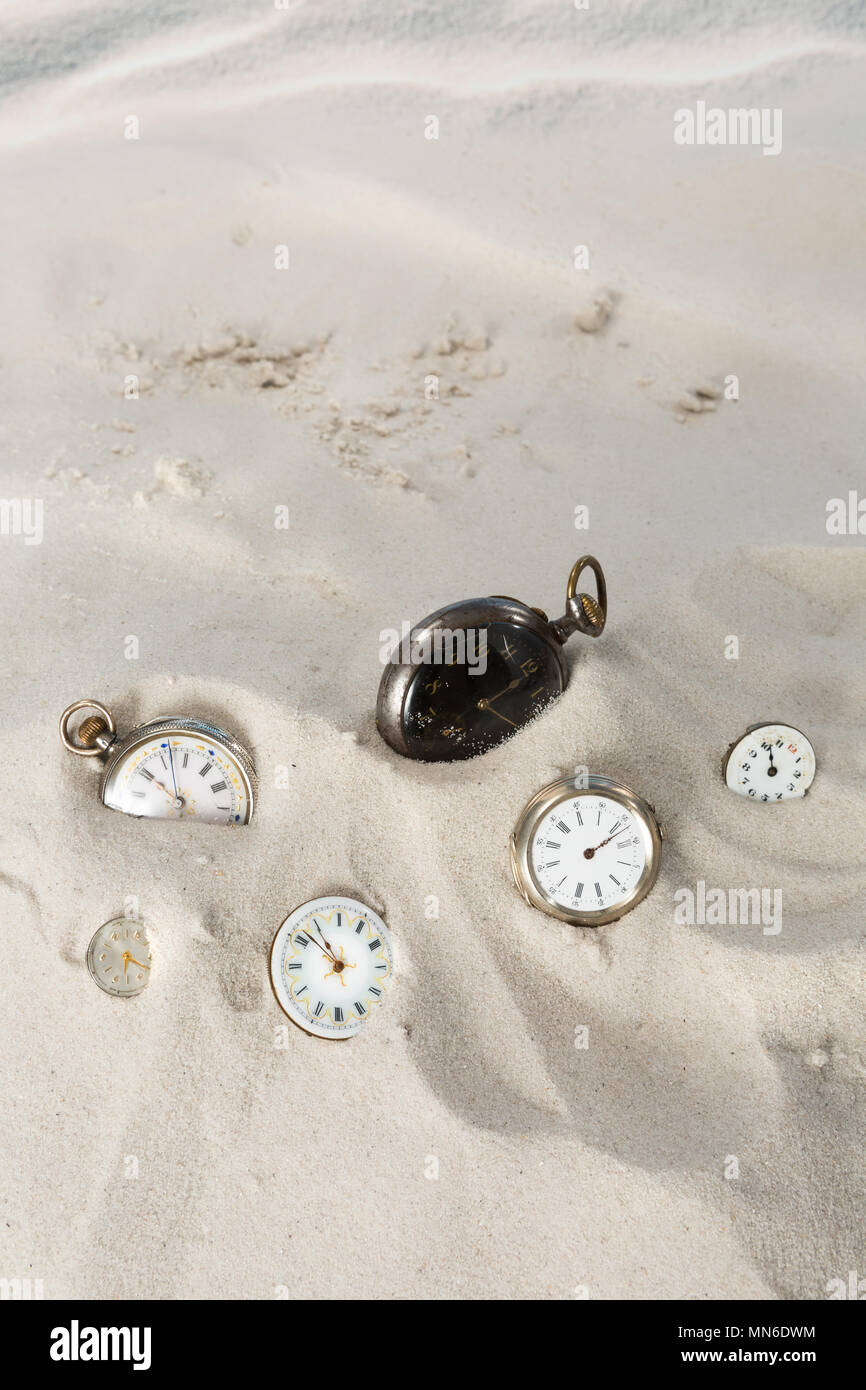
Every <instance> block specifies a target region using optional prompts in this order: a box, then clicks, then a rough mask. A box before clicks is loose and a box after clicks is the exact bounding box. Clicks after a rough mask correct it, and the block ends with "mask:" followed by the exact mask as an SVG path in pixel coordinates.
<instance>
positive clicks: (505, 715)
mask: <svg viewBox="0 0 866 1390" xmlns="http://www.w3.org/2000/svg"><path fill="white" fill-rule="evenodd" d="M483 708H484V709H489V710H490V713H491V714H495V715H496V718H497V719H502V720H504V721H505V723H506V724H510V725H511V727H512V729H516V728H517V725H516V724H515V722H514V720H513V719H509V718H508V715H507V714H500V713H499V710H498V709H493V708H492V707H491V706H490V705H484V706H483Z"/></svg>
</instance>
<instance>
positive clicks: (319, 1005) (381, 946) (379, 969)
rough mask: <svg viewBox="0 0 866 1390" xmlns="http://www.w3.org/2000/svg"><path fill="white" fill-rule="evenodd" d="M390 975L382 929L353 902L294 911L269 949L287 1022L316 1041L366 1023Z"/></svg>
mask: <svg viewBox="0 0 866 1390" xmlns="http://www.w3.org/2000/svg"><path fill="white" fill-rule="evenodd" d="M392 970H393V956H392V952H391V938H390V936H389V934H388V928H387V927H386V926H385V923H384V922H383V921H382V919H381V917H379V916H378V915H377V914H376V913H375V912H373V911H372V909H371V908H369V907H365V906H364V904H363V903H359V902H356V901H355V900H354V899H353V898H315V899H313V901H311V902H308V903H304V904H303V905H302V906H301V907H298V908H295V910H294V912H292V913H291V914H290V915H289V916H288V917H287V918H286V920H285V921H284V922H283V924H282V926H281V927H280V929H279V931H278V932H277V934H276V936H275V937H274V942H273V946H272V947H271V984H272V985H273V989H274V993H275V994H276V996H277V1003H278V1004H279V1005H280V1008H281V1009H282V1010H283V1012H284V1013H286V1014H288V1016H289V1018H290V1019H291V1020H292V1022H293V1023H297V1024H298V1025H299V1026H300V1027H301V1028H303V1029H305V1031H306V1032H308V1033H313V1034H315V1035H316V1036H317V1037H321V1038H349V1037H352V1036H353V1034H355V1033H357V1032H358V1031H359V1030H360V1029H361V1027H362V1026H363V1025H364V1024H365V1023H366V1022H367V1019H368V1017H369V1014H370V1011H371V1009H372V1008H373V1007H374V1006H375V1005H376V1004H377V1003H378V1001H379V1000H380V999H381V998H382V995H383V994H384V992H385V986H386V982H387V981H388V980H389V979H390V976H391V973H392Z"/></svg>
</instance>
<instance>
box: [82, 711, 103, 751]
mask: <svg viewBox="0 0 866 1390" xmlns="http://www.w3.org/2000/svg"><path fill="white" fill-rule="evenodd" d="M107 728H108V724H107V722H106V721H105V720H104V719H102V718H101V717H100V715H98V714H91V715H89V716H88V718H87V719H84V720H82V722H81V724H80V725H79V729H78V742H79V743H80V744H82V745H83V747H84V748H92V747H93V745H94V743H95V742H96V740H97V738H98V737H99V735H100V734H101V733H102V732H103V730H105V729H107Z"/></svg>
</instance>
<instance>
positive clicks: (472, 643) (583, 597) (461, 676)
mask: <svg viewBox="0 0 866 1390" xmlns="http://www.w3.org/2000/svg"><path fill="white" fill-rule="evenodd" d="M585 569H591V570H592V571H593V573H594V575H595V581H596V592H597V595H598V597H597V598H593V597H592V596H591V595H590V594H584V593H578V590H577V584H578V580H579V578H580V575H581V573H582V571H583V570H585ZM606 618H607V589H606V586H605V581H604V574H603V572H602V568H601V565H600V564H599V563H598V561H597V560H596V559H595V557H594V556H593V555H584V556H582V557H581V559H579V560H578V561H577V563H576V564H575V565H574V567H573V568H572V571H571V574H570V575H569V577H568V587H567V589H566V611H565V614H564V615H563V617H561V618H557V619H556V620H555V621H553V622H551V621H550V620H549V619H548V617H547V615H546V614H545V613H543V612H542V610H541V609H540V608H530V607H528V605H527V604H525V603H520V602H519V601H518V600H517V599H513V598H505V597H502V596H500V595H494V596H493V597H491V598H479V599H467V600H465V601H464V602H463V603H452V604H450V605H449V606H448V607H447V608H439V609H437V611H436V612H435V613H431V614H430V615H429V617H427V618H425V619H424V620H423V622H421V623H419V624H418V625H417V627H414V628H412V630H411V631H410V632H407V633H406V635H405V636H404V637H403V639H402V641H400V642H399V643H398V644H397V646H396V647H395V649H394V650H393V651H392V652H391V654H390V657H389V660H388V664H387V665H386V667H385V671H384V674H383V676H382V680H381V684H380V686H379V699H378V704H377V707H376V722H377V725H378V728H379V732H380V734H381V735H382V737H383V738H384V739H385V741H386V743H389V744H390V745H391V747H392V748H393V749H394V750H395V751H396V752H397V753H402V754H403V756H404V757H407V758H420V759H421V760H422V761H424V762H438V761H446V760H450V759H456V758H474V757H475V756H476V755H477V754H478V753H485V752H487V750H488V749H489V748H493V747H494V746H495V745H496V744H497V743H501V742H502V741H503V739H506V738H510V737H511V736H512V735H513V734H515V733H516V732H517V730H518V729H520V728H522V726H523V725H524V724H527V723H528V722H529V720H530V719H532V718H533V717H534V716H535V715H536V714H538V712H539V711H540V710H542V709H543V708H544V706H545V705H547V704H549V703H550V701H551V700H553V699H555V698H556V696H557V695H560V694H561V693H562V691H563V690H564V689H565V687H566V685H567V683H568V666H567V664H566V661H565V658H564V657H563V654H562V647H563V644H564V643H565V642H566V641H567V640H568V638H569V637H570V636H571V634H572V633H573V632H582V633H585V634H586V635H587V636H589V637H599V636H600V635H601V633H602V632H603V630H604V625H605V620H606Z"/></svg>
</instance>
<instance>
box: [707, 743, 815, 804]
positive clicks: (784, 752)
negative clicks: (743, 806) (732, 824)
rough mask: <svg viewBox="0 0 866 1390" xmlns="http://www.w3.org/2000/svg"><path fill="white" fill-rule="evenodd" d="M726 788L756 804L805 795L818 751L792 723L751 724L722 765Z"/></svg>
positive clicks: (731, 747) (812, 777) (812, 778)
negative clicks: (816, 751) (757, 802)
mask: <svg viewBox="0 0 866 1390" xmlns="http://www.w3.org/2000/svg"><path fill="white" fill-rule="evenodd" d="M722 774H723V776H724V779H725V785H726V786H727V787H730V789H731V791H732V792H737V794H738V795H739V796H749V797H751V798H752V800H753V801H767V802H773V803H775V802H777V801H792V800H794V799H795V798H796V797H798V796H805V795H806V792H807V791H808V790H809V788H810V787H811V785H812V782H813V780H814V777H815V750H814V748H813V747H812V745H811V743H810V742H809V740H808V739H807V737H806V735H805V734H801V733H800V730H799V729H794V728H792V726H791V725H790V724H752V725H751V726H750V727H749V728H748V729H747V730H746V732H745V733H744V734H743V735H742V737H741V738H738V739H736V740H735V741H734V742H733V743H732V744H731V746H730V748H729V749H728V751H727V753H726V754H725V759H724V762H723V763H722Z"/></svg>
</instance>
